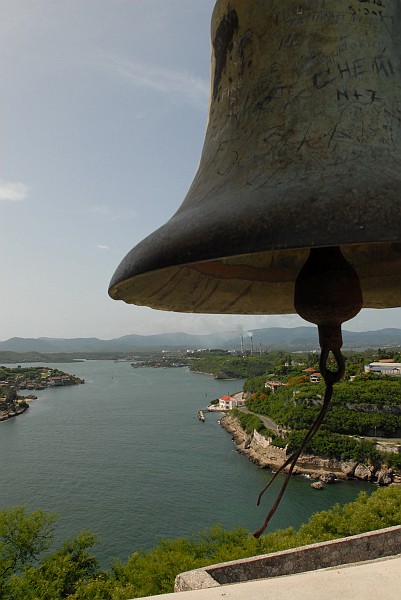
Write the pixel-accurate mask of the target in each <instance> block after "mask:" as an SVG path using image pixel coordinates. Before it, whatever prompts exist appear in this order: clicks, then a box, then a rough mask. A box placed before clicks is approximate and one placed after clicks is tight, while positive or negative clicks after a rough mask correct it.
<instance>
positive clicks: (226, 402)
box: [219, 396, 245, 410]
mask: <svg viewBox="0 0 401 600" xmlns="http://www.w3.org/2000/svg"><path fill="white" fill-rule="evenodd" d="M244 404H245V400H242V399H238V398H234V396H222V397H221V398H219V408H220V409H221V410H232V409H233V408H237V406H243V405H244Z"/></svg>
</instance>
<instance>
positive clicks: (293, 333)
mask: <svg viewBox="0 0 401 600" xmlns="http://www.w3.org/2000/svg"><path fill="white" fill-rule="evenodd" d="M241 335H242V337H243V344H244V349H245V350H248V351H249V350H250V348H251V339H252V344H253V350H254V352H259V350H260V348H262V350H263V351H266V350H273V349H282V350H290V351H293V352H294V351H297V350H315V349H319V343H318V336H317V328H315V327H308V326H306V327H291V328H285V327H270V328H265V329H255V330H254V331H253V332H252V337H251V334H249V333H247V334H245V333H244V334H241V332H238V331H228V332H223V333H215V334H207V335H191V334H188V333H182V332H181V333H161V334H157V335H136V334H131V335H125V336H123V337H120V338H116V339H113V340H101V339H98V338H71V339H63V338H48V337H41V338H20V337H13V338H10V339H8V340H5V341H3V342H0V352H5V351H7V352H18V353H26V352H40V353H47V354H48V353H62V352H64V353H74V352H76V353H91V354H92V353H112V352H127V353H130V352H135V351H141V350H162V349H163V350H170V349H171V350H172V349H184V350H186V349H194V350H196V349H199V348H208V349H211V348H222V349H227V350H235V349H237V350H239V349H240V347H241ZM343 340H344V349H347V348H348V349H351V348H379V347H386V346H401V329H380V330H378V331H364V332H353V331H343Z"/></svg>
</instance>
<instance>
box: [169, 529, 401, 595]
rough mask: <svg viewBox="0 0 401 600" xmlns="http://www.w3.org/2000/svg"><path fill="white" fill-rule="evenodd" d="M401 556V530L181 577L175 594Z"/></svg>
mask: <svg viewBox="0 0 401 600" xmlns="http://www.w3.org/2000/svg"><path fill="white" fill-rule="evenodd" d="M400 553H401V526H396V527H389V528H387V529H379V530H377V531H370V532H368V533H362V534H360V535H355V536H351V537H347V538H341V539H338V540H333V541H330V542H324V543H320V544H311V545H309V546H303V547H301V548H295V549H292V550H284V551H282V552H275V553H271V554H264V555H262V556H253V557H251V558H245V559H242V560H237V561H231V562H227V563H221V564H218V565H211V566H209V567H205V568H204V569H197V570H194V571H187V572H186V573H180V574H179V575H178V576H177V578H176V582H175V588H174V589H175V591H176V592H179V591H185V590H196V589H201V588H209V587H217V586H219V585H224V584H228V583H239V582H244V581H250V580H254V579H265V578H270V577H277V576H280V575H292V574H294V573H302V572H305V571H314V570H316V569H324V568H327V567H334V566H337V565H343V564H350V563H356V562H361V561H366V560H373V559H375V558H383V557H385V556H394V555H396V554H400Z"/></svg>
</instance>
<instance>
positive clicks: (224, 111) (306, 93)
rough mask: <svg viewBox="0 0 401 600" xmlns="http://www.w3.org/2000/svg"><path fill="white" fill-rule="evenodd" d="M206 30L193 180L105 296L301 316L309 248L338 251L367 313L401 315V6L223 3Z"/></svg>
mask: <svg viewBox="0 0 401 600" xmlns="http://www.w3.org/2000/svg"><path fill="white" fill-rule="evenodd" d="M211 36H212V64H211V98H210V108H209V120H208V126H207V131H206V136H205V142H204V147H203V151H202V155H201V160H200V164H199V168H198V171H197V173H196V175H195V178H194V181H193V183H192V185H191V188H190V190H189V192H188V194H187V196H186V198H185V200H184V202H183V203H182V205H181V206H180V208H179V209H178V210H177V212H176V213H175V214H174V215H173V217H172V218H171V219H170V220H169V221H168V222H167V223H166V224H165V225H164V226H162V227H161V228H160V229H158V230H157V231H155V232H154V233H153V234H151V235H150V236H148V237H147V238H146V239H145V240H143V241H142V242H141V243H139V244H138V245H137V246H136V247H135V248H134V249H133V250H131V252H129V254H128V255H127V256H126V258H125V259H124V260H123V261H122V263H121V264H120V266H119V267H118V269H117V270H116V272H115V274H114V276H113V279H112V281H111V283H110V288H109V294H110V296H111V297H112V298H114V299H120V300H124V301H125V302H128V303H132V304H138V305H147V306H151V307H153V308H158V309H163V310H175V311H181V312H202V313H242V314H283V313H294V312H295V309H294V282H295V279H296V277H297V274H298V273H299V271H300V270H301V268H302V265H303V264H304V262H305V260H306V258H307V256H308V253H309V249H310V248H318V247H326V246H340V247H341V250H342V253H343V255H344V257H345V258H346V259H347V260H348V261H349V263H350V264H351V265H352V266H353V268H354V269H355V271H356V272H357V274H358V276H359V279H360V283H361V287H362V293H363V305H364V307H371V308H385V307H396V306H401V280H400V274H401V210H400V209H401V1H400V0H391V1H389V0H387V1H385V2H382V1H380V0H376V1H373V0H372V1H370V2H360V1H356V0H355V1H350V0H336V1H335V2H333V0H310V1H305V2H301V3H296V2H293V1H290V0H218V1H217V3H216V6H215V9H214V12H213V18H212V31H211Z"/></svg>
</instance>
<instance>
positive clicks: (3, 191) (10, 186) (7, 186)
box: [0, 179, 28, 202]
mask: <svg viewBox="0 0 401 600" xmlns="http://www.w3.org/2000/svg"><path fill="white" fill-rule="evenodd" d="M27 195H28V188H27V186H26V185H24V184H23V183H21V182H19V181H5V180H4V179H0V202H17V201H19V200H25V198H26V197H27Z"/></svg>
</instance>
